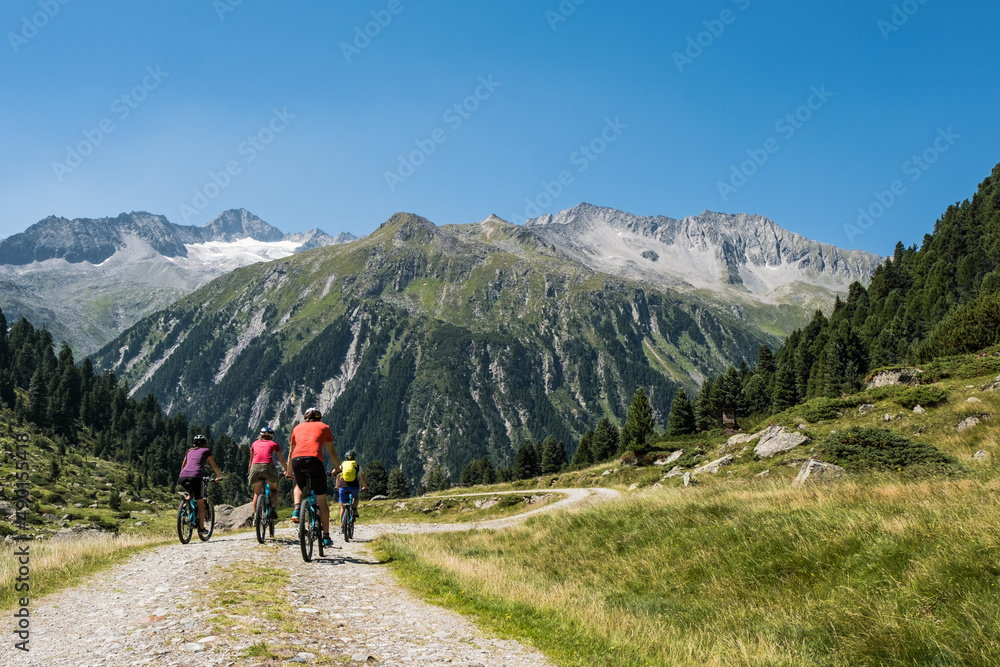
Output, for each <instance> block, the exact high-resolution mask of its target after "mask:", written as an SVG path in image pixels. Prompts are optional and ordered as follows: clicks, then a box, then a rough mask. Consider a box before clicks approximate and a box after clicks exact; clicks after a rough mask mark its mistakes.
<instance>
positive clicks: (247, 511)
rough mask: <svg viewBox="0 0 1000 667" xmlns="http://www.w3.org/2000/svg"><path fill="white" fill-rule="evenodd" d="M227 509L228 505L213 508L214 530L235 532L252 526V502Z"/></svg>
mask: <svg viewBox="0 0 1000 667" xmlns="http://www.w3.org/2000/svg"><path fill="white" fill-rule="evenodd" d="M229 507H230V506H229V505H220V506H219V507H217V508H215V510H216V511H215V529H216V530H236V529H237V528H249V527H250V526H252V525H253V503H252V502H251V503H247V504H246V505H240V506H239V507H234V508H232V509H231V510H230V509H228V508H229ZM220 509H221V510H222V511H220Z"/></svg>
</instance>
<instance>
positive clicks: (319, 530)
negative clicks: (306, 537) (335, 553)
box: [313, 507, 324, 558]
mask: <svg viewBox="0 0 1000 667" xmlns="http://www.w3.org/2000/svg"><path fill="white" fill-rule="evenodd" d="M313 536H314V537H315V539H316V542H318V543H319V557H320V558H322V557H323V555H324V554H323V520H322V518H321V517H320V515H319V508H318V507H317V508H316V511H315V512H313Z"/></svg>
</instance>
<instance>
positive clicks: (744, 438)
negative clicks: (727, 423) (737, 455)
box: [725, 433, 760, 449]
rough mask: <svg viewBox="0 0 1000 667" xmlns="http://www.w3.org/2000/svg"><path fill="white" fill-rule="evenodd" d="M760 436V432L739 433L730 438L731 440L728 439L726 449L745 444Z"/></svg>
mask: <svg viewBox="0 0 1000 667" xmlns="http://www.w3.org/2000/svg"><path fill="white" fill-rule="evenodd" d="M759 437H760V433H754V434H753V435H751V434H749V433H737V434H736V435H734V436H733V437H731V438H729V440H726V446H725V449H729V448H731V447H735V446H736V445H745V444H747V443H748V442H751V441H753V440H756V439H757V438H759Z"/></svg>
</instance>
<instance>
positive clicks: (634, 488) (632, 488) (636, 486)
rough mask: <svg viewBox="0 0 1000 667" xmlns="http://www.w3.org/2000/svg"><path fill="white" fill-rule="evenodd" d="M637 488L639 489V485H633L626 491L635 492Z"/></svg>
mask: <svg viewBox="0 0 1000 667" xmlns="http://www.w3.org/2000/svg"><path fill="white" fill-rule="evenodd" d="M638 488H639V485H638V484H633V485H632V486H630V487H628V490H629V491H635V490H636V489H638Z"/></svg>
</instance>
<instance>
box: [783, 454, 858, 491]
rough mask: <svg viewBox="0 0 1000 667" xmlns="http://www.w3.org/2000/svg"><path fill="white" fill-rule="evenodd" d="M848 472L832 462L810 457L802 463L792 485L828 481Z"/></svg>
mask: <svg viewBox="0 0 1000 667" xmlns="http://www.w3.org/2000/svg"><path fill="white" fill-rule="evenodd" d="M846 474H847V471H846V470H844V469H843V468H841V467H840V466H837V465H834V464H832V463H824V462H823V461H817V460H815V459H810V460H808V461H806V462H805V463H803V464H802V469H801V470H799V474H798V476H797V477H796V478H795V479H794V480H793V481H792V486H803V485H805V484H812V483H814V482H827V481H831V480H834V479H838V478H840V477H843V476H844V475H846Z"/></svg>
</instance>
